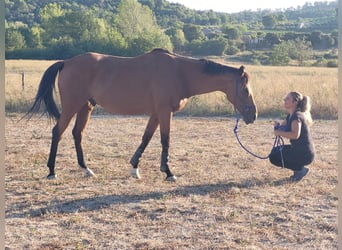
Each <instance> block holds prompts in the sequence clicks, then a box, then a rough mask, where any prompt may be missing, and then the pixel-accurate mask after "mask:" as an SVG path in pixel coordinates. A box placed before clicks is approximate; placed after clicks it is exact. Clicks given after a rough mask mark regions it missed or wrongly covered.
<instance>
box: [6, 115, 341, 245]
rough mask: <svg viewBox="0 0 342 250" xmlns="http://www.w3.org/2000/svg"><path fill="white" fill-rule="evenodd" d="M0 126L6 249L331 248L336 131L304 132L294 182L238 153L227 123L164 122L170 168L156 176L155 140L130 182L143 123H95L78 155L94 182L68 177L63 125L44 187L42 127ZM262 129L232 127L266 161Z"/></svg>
mask: <svg viewBox="0 0 342 250" xmlns="http://www.w3.org/2000/svg"><path fill="white" fill-rule="evenodd" d="M19 118H20V116H13V115H12V116H8V117H6V124H5V125H6V152H5V157H6V221H5V223H6V232H5V240H6V242H5V245H6V247H7V249H337V203H338V202H337V194H336V185H337V139H338V130H337V121H336V120H328V121H324V120H316V121H315V123H314V124H313V126H312V133H313V139H314V142H315V144H316V151H317V157H316V159H315V162H314V163H313V164H312V165H311V166H310V172H309V174H308V176H306V177H305V179H303V180H302V181H301V182H299V183H289V182H288V177H289V176H290V175H291V172H290V171H289V170H286V169H281V168H277V167H273V166H271V165H270V163H269V162H268V161H267V160H259V159H257V158H254V157H252V156H250V155H248V154H247V153H245V152H244V151H243V150H242V149H241V148H240V146H239V145H238V144H237V143H236V140H235V137H234V133H233V127H234V119H233V118H224V117H221V118H186V117H175V118H174V120H173V124H172V131H171V147H170V156H171V159H170V167H171V168H172V170H173V171H174V173H175V174H176V175H177V176H178V180H177V182H175V183H169V182H166V181H164V178H165V176H164V174H162V173H161V172H160V171H159V162H160V158H159V157H160V152H161V148H160V143H159V138H160V137H159V133H156V134H155V136H154V137H153V139H152V141H151V144H150V145H149V147H148V148H147V149H146V151H145V153H144V155H143V158H142V160H141V163H140V170H141V174H142V179H141V180H136V179H133V178H131V177H130V176H129V172H130V165H129V163H128V162H129V159H130V157H131V155H132V154H133V153H134V151H135V148H136V147H137V146H138V144H139V142H140V138H141V135H142V132H143V130H144V127H145V124H146V122H147V117H120V116H94V117H92V119H91V121H90V124H89V126H88V128H87V130H86V136H85V139H84V150H85V155H86V160H87V162H88V166H89V167H90V168H91V169H92V170H93V171H94V172H95V173H96V174H97V178H85V177H83V172H81V170H80V169H79V168H78V167H77V161H76V153H75V151H74V147H73V139H72V136H71V126H70V128H68V130H67V131H66V133H65V135H64V137H63V139H62V141H61V143H60V148H59V151H58V155H57V163H56V170H57V175H58V178H57V179H56V180H53V181H49V180H46V178H45V177H46V175H47V173H48V169H47V167H46V161H47V156H48V151H49V145H50V138H51V129H52V125H53V124H50V123H49V122H48V121H47V119H40V120H38V119H32V120H31V121H29V122H26V121H24V120H23V121H20V122H19V121H18V120H19ZM272 124H273V123H272V121H271V120H268V119H260V120H257V121H256V122H255V123H254V124H252V125H248V126H246V125H244V124H241V125H240V130H239V131H240V134H241V140H242V141H243V142H245V143H246V144H247V146H248V147H249V148H251V149H253V151H255V152H256V153H258V154H261V155H267V154H268V152H269V150H270V148H271V147H272V143H273V132H272Z"/></svg>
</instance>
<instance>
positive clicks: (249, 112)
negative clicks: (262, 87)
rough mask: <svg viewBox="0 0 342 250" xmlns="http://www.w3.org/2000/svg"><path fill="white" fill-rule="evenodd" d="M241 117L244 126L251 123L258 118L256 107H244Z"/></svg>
mask: <svg viewBox="0 0 342 250" xmlns="http://www.w3.org/2000/svg"><path fill="white" fill-rule="evenodd" d="M242 116H243V120H244V122H245V123H246V124H250V123H253V122H254V121H255V120H256V119H257V117H258V112H257V109H256V106H246V107H245V109H244V110H243V114H242Z"/></svg>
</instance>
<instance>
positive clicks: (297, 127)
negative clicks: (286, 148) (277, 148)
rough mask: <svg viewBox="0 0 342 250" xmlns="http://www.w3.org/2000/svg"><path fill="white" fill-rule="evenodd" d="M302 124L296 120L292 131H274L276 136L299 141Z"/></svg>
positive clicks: (292, 125)
mask: <svg viewBox="0 0 342 250" xmlns="http://www.w3.org/2000/svg"><path fill="white" fill-rule="evenodd" d="M301 128H302V123H301V122H300V121H298V120H294V121H292V123H291V131H282V130H274V135H275V136H278V135H279V136H282V137H285V138H288V139H291V140H297V139H298V138H299V136H300V131H301Z"/></svg>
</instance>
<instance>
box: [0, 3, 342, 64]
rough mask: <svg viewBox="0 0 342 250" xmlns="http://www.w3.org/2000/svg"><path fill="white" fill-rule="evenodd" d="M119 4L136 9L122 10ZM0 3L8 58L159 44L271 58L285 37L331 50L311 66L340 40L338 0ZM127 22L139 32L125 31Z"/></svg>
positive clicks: (132, 50) (123, 51) (126, 51)
mask: <svg viewBox="0 0 342 250" xmlns="http://www.w3.org/2000/svg"><path fill="white" fill-rule="evenodd" d="M125 6H126V7H127V8H126V10H130V9H132V10H134V11H136V12H132V13H129V11H128V13H124V10H125V8H124V7H125ZM132 6H134V7H132ZM5 7H6V12H5V13H6V17H5V19H6V23H5V26H6V58H32V59H38V58H43V59H60V58H62V56H61V53H60V51H61V50H62V51H64V52H65V53H63V55H64V57H70V56H73V55H75V54H78V53H82V52H84V51H89V50H94V51H99V52H103V53H109V54H118V55H129V56H134V55H138V54H142V53H145V52H147V51H148V50H150V49H151V48H154V47H164V48H168V49H172V50H174V51H175V52H177V53H181V54H188V55H189V54H190V55H194V56H196V55H199V56H210V55H214V56H222V55H237V54H241V53H243V54H244V52H246V51H254V52H255V51H261V53H262V57H260V56H259V55H254V58H249V60H250V62H253V61H258V62H259V63H261V64H272V63H274V60H273V61H272V60H271V59H270V58H269V57H270V52H271V51H272V50H273V49H274V47H276V46H277V45H280V44H281V45H282V46H286V47H287V50H292V51H293V50H297V49H294V48H293V47H291V46H293V45H291V44H285V43H282V42H288V41H295V42H296V43H298V41H299V44H300V47H301V48H300V50H301V51H300V53H301V54H303V53H304V52H302V50H303V48H304V50H307V49H310V50H311V49H312V50H320V51H322V50H325V51H327V53H329V56H326V55H324V54H323V55H322V54H320V55H319V56H318V57H319V58H318V57H317V53H316V57H315V56H311V57H310V58H309V59H310V60H311V61H316V64H319V63H321V61H322V60H326V59H336V58H337V54H336V51H333V52H331V51H330V52H329V50H336V49H337V46H338V25H337V7H338V3H337V1H336V2H330V3H329V2H315V3H314V4H309V3H307V4H305V5H303V6H301V7H297V8H289V9H286V10H282V11H281V10H278V11H271V10H259V11H243V12H240V13H232V14H229V13H219V12H214V11H211V10H209V11H195V10H192V9H189V8H186V7H185V6H183V5H181V4H176V3H170V2H168V1H166V0H139V1H136V0H122V1H114V0H101V1H95V0H79V1H73V0H63V1H58V2H57V3H56V2H55V1H54V0H26V1H24V0H5ZM139 9H141V11H140V10H139ZM139 11H140V12H139ZM139 13H143V15H142V16H141V15H140V14H139ZM130 14H133V15H135V19H136V20H135V19H131V20H125V25H126V26H125V27H122V24H120V19H126V18H128V16H129V15H130ZM146 20H149V21H148V22H150V23H155V24H153V28H152V29H150V28H145V30H144V27H143V26H144V25H145V24H146ZM127 25H129V26H130V27H129V29H133V30H134V29H136V27H139V26H140V30H138V31H137V32H134V36H132V34H129V35H128V34H127V33H125V30H127V29H128V28H127ZM126 28H127V29H126ZM74 29H75V30H77V31H76V32H75V31H74ZM137 29H138V28H137ZM165 35H166V36H165ZM161 37H162V38H161ZM289 47H290V49H289ZM59 48H62V49H59ZM265 51H268V54H267V53H265ZM307 54H314V53H312V52H311V51H309V52H308V53H307ZM263 57H265V58H266V59H265V58H263ZM291 60H297V61H298V60H299V59H298V58H296V57H293V56H290V57H289V59H288V60H286V61H285V62H280V63H279V64H287V63H289V62H290V61H291ZM306 60H307V59H306ZM319 60H320V61H319ZM300 64H301V63H300Z"/></svg>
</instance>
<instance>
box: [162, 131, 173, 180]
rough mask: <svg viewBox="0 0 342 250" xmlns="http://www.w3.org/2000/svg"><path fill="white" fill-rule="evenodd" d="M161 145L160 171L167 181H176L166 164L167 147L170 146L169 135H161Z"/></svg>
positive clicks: (167, 158)
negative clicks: (164, 174)
mask: <svg viewBox="0 0 342 250" xmlns="http://www.w3.org/2000/svg"><path fill="white" fill-rule="evenodd" d="M161 144H162V153H161V159H160V171H162V172H164V173H166V180H167V181H176V180H177V177H176V176H174V175H173V174H172V173H171V171H170V168H169V165H168V164H167V162H168V160H169V145H170V135H169V134H167V135H166V134H161Z"/></svg>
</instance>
